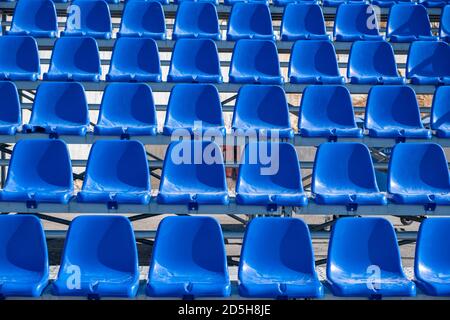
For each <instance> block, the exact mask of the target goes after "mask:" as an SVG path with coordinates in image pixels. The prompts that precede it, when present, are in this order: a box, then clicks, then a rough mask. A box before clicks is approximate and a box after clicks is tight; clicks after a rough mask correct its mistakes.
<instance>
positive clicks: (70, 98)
mask: <svg viewBox="0 0 450 320" xmlns="http://www.w3.org/2000/svg"><path fill="white" fill-rule="evenodd" d="M67 122H70V123H73V124H79V125H86V126H87V125H89V110H88V105H87V100H86V94H85V92H84V87H83V86H82V85H81V84H80V83H78V82H44V83H42V84H40V85H39V87H38V89H37V91H36V97H35V99H34V102H33V110H32V113H31V118H30V123H31V124H46V125H49V126H51V125H61V124H63V123H67Z"/></svg>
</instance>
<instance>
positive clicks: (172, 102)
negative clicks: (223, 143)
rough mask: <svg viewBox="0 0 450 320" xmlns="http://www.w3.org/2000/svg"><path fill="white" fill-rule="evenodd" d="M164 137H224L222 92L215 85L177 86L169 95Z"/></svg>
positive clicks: (190, 84)
mask: <svg viewBox="0 0 450 320" xmlns="http://www.w3.org/2000/svg"><path fill="white" fill-rule="evenodd" d="M163 134H165V135H168V136H170V135H176V134H179V135H180V136H193V135H202V136H203V135H208V136H224V135H225V125H224V122H223V117H222V105H221V103H220V97H219V92H218V91H217V88H216V87H215V86H214V85H212V84H207V83H205V84H193V83H188V84H178V85H176V86H175V87H173V89H172V92H171V93H170V98H169V104H168V106H167V112H166V120H165V122H164V128H163Z"/></svg>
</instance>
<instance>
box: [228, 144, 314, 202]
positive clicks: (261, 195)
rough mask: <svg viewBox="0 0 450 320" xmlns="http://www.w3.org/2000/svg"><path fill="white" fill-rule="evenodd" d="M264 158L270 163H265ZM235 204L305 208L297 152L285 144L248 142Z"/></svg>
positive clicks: (305, 200)
mask: <svg viewBox="0 0 450 320" xmlns="http://www.w3.org/2000/svg"><path fill="white" fill-rule="evenodd" d="M267 159H270V160H271V161H270V162H269V163H266V162H267ZM236 202H237V203H238V204H243V205H264V206H267V209H268V210H269V211H270V210H272V211H274V210H276V208H277V206H295V207H297V206H306V205H307V204H308V198H307V197H306V195H305V192H304V191H303V186H302V176H301V173H300V165H299V160H298V157H297V152H296V151H295V148H294V146H293V145H292V144H290V143H287V142H267V141H260V142H251V143H249V144H247V145H246V146H245V149H244V155H243V158H242V159H241V164H240V166H239V176H238V180H237V183H236Z"/></svg>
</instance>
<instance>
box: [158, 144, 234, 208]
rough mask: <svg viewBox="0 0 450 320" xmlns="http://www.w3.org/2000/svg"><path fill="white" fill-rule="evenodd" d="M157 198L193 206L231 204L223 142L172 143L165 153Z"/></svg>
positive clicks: (163, 202)
mask: <svg viewBox="0 0 450 320" xmlns="http://www.w3.org/2000/svg"><path fill="white" fill-rule="evenodd" d="M205 149H206V150H205ZM157 201H158V203H161V204H186V205H193V206H195V205H199V204H217V205H226V204H228V202H229V198H228V189H227V183H226V178H225V167H224V164H223V157H222V152H221V151H220V148H219V146H218V145H217V144H216V143H214V142H207V141H189V140H182V141H179V142H172V143H170V145H169V148H168V149H167V152H166V155H165V157H164V164H163V169H162V176H161V183H160V185H159V193H158V197H157Z"/></svg>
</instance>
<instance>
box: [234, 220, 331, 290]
mask: <svg viewBox="0 0 450 320" xmlns="http://www.w3.org/2000/svg"><path fill="white" fill-rule="evenodd" d="M268 234H270V237H268V236H267V235H268ZM314 267H315V263H314V253H313V248H312V243H311V236H310V235H309V230H308V226H307V225H306V224H305V223H304V222H303V220H300V219H294V218H279V217H264V218H255V219H253V220H252V221H251V222H250V223H249V224H248V225H247V228H246V231H245V236H244V242H243V246H242V250H241V258H240V264H239V271H238V275H239V281H240V283H239V294H240V295H241V296H244V297H255V298H320V297H322V296H323V286H322V284H321V283H320V281H319V278H318V276H317V274H316V271H315V269H314Z"/></svg>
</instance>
